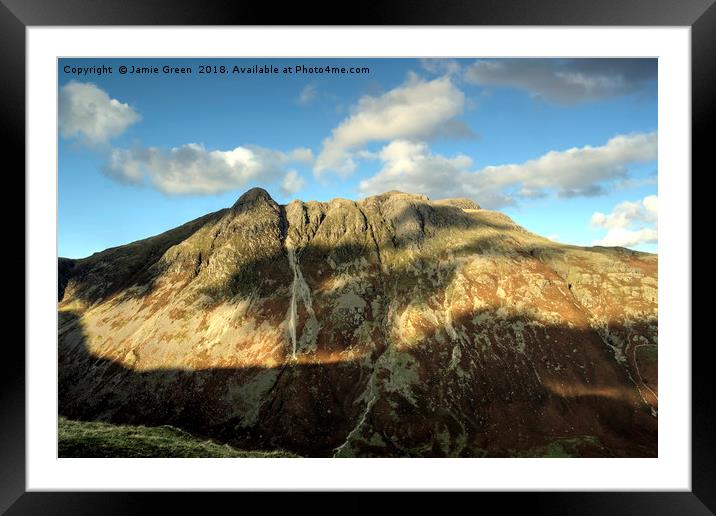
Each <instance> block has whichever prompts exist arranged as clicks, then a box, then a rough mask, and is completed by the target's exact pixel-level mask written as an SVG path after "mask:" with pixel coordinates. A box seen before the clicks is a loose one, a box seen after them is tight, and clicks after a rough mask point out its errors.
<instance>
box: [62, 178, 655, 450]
mask: <svg viewBox="0 0 716 516" xmlns="http://www.w3.org/2000/svg"><path fill="white" fill-rule="evenodd" d="M58 277H59V297H60V302H59V339H58V346H59V411H60V414H61V415H63V416H65V417H68V418H73V419H83V420H98V421H106V422H113V423H123V424H141V425H167V424H169V425H173V426H175V427H179V428H182V429H185V430H187V431H191V432H193V433H195V434H197V435H204V436H208V437H211V438H212V439H214V440H217V441H220V442H226V443H229V444H231V445H232V446H236V447H238V448H241V449H249V450H250V449H259V450H270V449H281V450H288V451H291V452H294V453H297V454H299V455H304V456H337V457H350V456H363V457H370V456H390V457H395V456H407V457H414V456H415V457H417V456H422V457H425V456H435V457H439V456H462V457H479V456H497V457H501V456H542V455H554V454H555V450H556V452H558V453H557V454H558V455H559V454H564V455H575V456H607V457H609V456H619V457H651V456H656V454H657V408H658V399H657V390H658V388H657V361H656V356H657V257H656V256H655V255H651V254H646V253H640V252H635V251H631V250H627V249H623V248H605V247H594V248H583V247H575V246H569V245H564V244H560V243H557V242H553V241H551V240H549V239H546V238H542V237H540V236H537V235H535V234H532V233H530V232H528V231H526V230H525V229H523V228H521V227H519V226H518V225H516V224H515V223H514V222H513V221H512V220H510V219H509V218H508V217H507V216H505V215H503V214H501V213H499V212H495V211H489V210H485V209H480V207H479V206H478V205H477V204H475V203H474V202H473V201H470V200H467V199H445V200H439V201H430V200H428V198H427V197H425V196H420V195H411V194H406V193H401V192H388V193H385V194H382V195H378V196H374V197H368V198H366V199H363V200H360V201H357V202H356V201H350V200H346V199H334V200H332V201H330V202H300V201H293V202H291V203H290V204H288V205H279V204H277V203H276V202H274V200H273V199H272V198H271V197H270V196H269V194H268V193H267V192H266V191H264V190H262V189H258V188H256V189H252V190H249V191H248V192H246V193H245V194H244V195H242V196H241V197H240V198H239V200H238V201H237V202H236V203H235V204H234V205H233V206H232V207H231V208H227V209H224V210H220V211H217V212H215V213H211V214H208V215H206V216H204V217H201V218H199V219H196V220H194V221H191V222H189V223H187V224H184V225H183V226H180V227H178V228H175V229H173V230H170V231H167V232H166V233H162V234H161V235H158V236H155V237H152V238H147V239H145V240H140V241H137V242H134V243H131V244H128V245H124V246H120V247H115V248H111V249H107V250H105V251H103V252H100V253H96V254H93V255H92V256H90V257H88V258H84V259H80V260H70V259H62V258H61V259H60V262H59V274H58Z"/></svg>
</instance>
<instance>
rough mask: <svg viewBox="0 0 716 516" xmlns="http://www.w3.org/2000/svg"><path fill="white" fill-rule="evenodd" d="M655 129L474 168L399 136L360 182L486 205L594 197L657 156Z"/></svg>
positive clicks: (371, 188)
mask: <svg viewBox="0 0 716 516" xmlns="http://www.w3.org/2000/svg"><path fill="white" fill-rule="evenodd" d="M656 145H657V136H656V133H648V134H643V133H639V134H631V135H619V136H615V137H614V138H612V139H610V140H609V141H608V142H607V143H606V144H605V145H602V146H599V147H592V146H585V147H580V148H576V147H575V148H571V149H567V150H565V151H550V152H548V153H546V154H544V155H543V156H541V157H539V158H536V159H532V160H529V161H526V162H524V163H521V164H509V165H498V166H489V167H484V168H482V169H480V170H477V171H472V170H471V169H472V165H473V163H472V160H471V159H470V158H469V157H467V156H464V155H457V156H455V157H452V158H449V157H445V156H442V155H440V154H434V153H432V152H431V150H430V149H429V148H428V146H427V145H426V144H425V143H413V142H408V141H404V140H398V141H394V142H392V143H390V144H389V145H387V146H385V147H384V148H383V150H382V151H381V152H380V154H379V155H378V157H379V159H380V160H381V161H383V167H382V169H381V170H380V171H379V172H378V173H377V174H376V175H375V176H373V177H371V178H369V179H366V180H364V181H361V183H360V186H359V188H360V190H361V192H362V193H364V194H374V193H380V192H384V191H387V190H393V189H396V190H404V191H409V192H415V193H423V194H426V195H428V196H429V197H433V198H441V197H453V196H460V197H471V198H473V199H475V200H476V201H477V202H479V203H480V204H481V205H483V206H485V207H487V208H499V207H501V206H505V205H510V204H515V203H516V202H517V200H518V199H525V198H538V197H544V196H546V195H549V194H551V193H553V194H556V195H557V196H561V197H574V196H594V195H599V194H600V193H602V192H603V190H604V186H603V185H604V184H608V183H610V182H613V181H615V180H617V179H620V178H623V177H625V176H626V175H627V172H628V168H627V167H628V165H630V164H633V163H640V162H645V161H650V160H653V159H656V155H657V152H656V151H657V149H656Z"/></svg>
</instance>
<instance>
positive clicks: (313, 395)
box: [58, 312, 657, 457]
mask: <svg viewBox="0 0 716 516" xmlns="http://www.w3.org/2000/svg"><path fill="white" fill-rule="evenodd" d="M461 323H462V321H460V320H456V321H454V323H453V324H454V325H455V326H458V325H460V324H461ZM515 323H524V321H523V320H518V319H511V320H507V321H505V323H504V324H505V325H507V326H509V325H511V324H515ZM653 323H654V322H653V321H645V322H644V323H643V324H645V325H649V324H653ZM614 330H615V331H618V330H619V329H614ZM622 330H625V331H627V330H628V331H631V332H633V331H640V329H639V328H638V327H636V328H635V327H632V328H629V329H622ZM535 331H537V330H536V329H535ZM499 334H500V332H499V331H495V336H494V337H493V338H491V339H488V340H487V341H485V342H475V343H474V345H465V344H464V343H463V344H462V345H461V347H462V349H463V352H462V357H461V359H460V360H459V361H458V367H459V368H460V369H461V370H462V371H463V372H465V371H470V373H471V374H469V375H465V374H462V373H457V372H456V369H455V367H454V364H451V362H452V361H454V355H453V356H450V354H448V355H447V356H445V354H444V353H441V352H440V351H439V350H436V349H435V347H434V346H423V345H422V343H418V344H416V345H415V346H414V347H413V348H412V349H411V350H410V353H411V354H412V355H413V356H414V357H416V358H417V360H418V364H419V365H418V367H417V371H416V374H418V378H419V381H417V382H415V384H414V385H413V386H412V387H411V388H410V390H409V391H390V390H388V389H386V390H385V391H380V392H381V394H380V395H379V396H378V398H377V400H376V401H375V403H374V404H372V406H371V407H369V408H370V410H368V411H367V413H365V414H364V411H365V409H366V400H365V399H363V398H362V397H361V396H362V395H363V393H364V392H365V390H366V387H367V386H368V382H369V381H370V378H371V374H373V373H375V374H377V378H378V381H379V382H382V381H388V382H390V380H391V378H390V377H389V376H388V375H387V373H386V371H385V370H381V369H377V370H375V371H374V370H373V367H374V366H372V365H370V364H367V363H366V362H365V361H361V360H353V361H346V362H335V363H317V364H308V363H306V364H299V363H292V362H290V361H289V362H288V363H287V364H284V365H279V366H277V367H274V368H268V367H248V368H213V369H203V370H182V369H159V370H151V371H135V370H133V369H130V368H127V367H125V366H124V365H122V364H120V363H117V362H115V361H113V360H110V359H106V358H100V357H96V356H94V355H92V354H90V352H89V351H88V345H87V342H86V336H85V334H84V329H83V327H82V323H81V321H80V319H78V318H77V316H76V315H74V314H72V313H68V312H62V313H61V321H60V339H59V384H58V388H59V413H60V415H62V416H65V417H67V418H70V419H79V420H100V421H107V422H112V423H126V424H141V425H146V426H156V425H166V424H169V425H172V426H175V427H179V428H182V429H184V430H186V431H189V432H191V433H194V434H197V435H201V436H205V437H210V438H213V439H215V440H217V441H220V442H226V443H229V444H231V445H233V446H236V447H237V448H239V449H245V450H270V449H283V450H288V451H292V452H294V453H297V454H299V455H303V456H317V457H325V456H331V455H332V454H333V452H334V450H335V449H336V448H338V447H339V446H341V445H342V444H343V443H344V442H345V440H346V438H347V436H348V435H349V434H350V433H351V431H354V429H355V428H356V425H357V424H359V422H361V421H362V427H363V429H362V430H361V432H363V431H366V432H368V433H367V434H365V435H363V436H362V437H361V438H362V439H363V440H364V441H365V443H364V445H362V446H361V450H362V451H361V453H364V454H366V455H369V456H370V455H373V456H375V455H378V456H381V455H383V456H408V457H410V456H426V457H440V456H446V455H456V456H464V457H470V456H510V455H514V454H527V455H529V454H530V453H532V452H531V451H533V450H541V449H546V448H547V447H550V446H551V445H553V444H554V443H556V442H562V441H563V440H565V439H567V440H569V439H572V440H575V439H576V440H577V441H579V445H578V446H577V448H576V449H575V451H574V453H575V454H576V455H579V456H606V457H610V456H617V457H653V456H656V454H657V420H656V418H655V417H653V416H652V415H651V414H650V407H649V405H647V404H646V403H645V401H644V400H643V399H642V397H641V396H640V394H639V391H638V390H637V389H636V388H635V387H634V384H633V383H632V382H631V380H630V379H629V378H628V375H627V372H626V370H625V369H624V368H623V367H622V366H620V365H618V364H617V363H616V362H615V361H614V360H613V358H612V357H611V356H610V353H611V352H610V351H609V350H608V349H607V348H606V346H605V345H604V343H603V341H602V340H601V339H600V337H599V336H598V335H597V334H596V333H595V332H593V331H590V330H587V329H577V328H568V327H554V328H550V329H549V335H550V340H549V341H544V340H543V341H540V343H539V345H537V346H536V347H537V348H539V349H535V350H532V351H533V352H532V356H531V357H527V358H526V357H525V356H524V355H520V354H519V353H517V352H516V351H515V349H514V345H512V344H511V343H510V341H509V337H508V336H507V335H506V334H505V335H504V336H503V337H501V338H498V335H499ZM486 345H487V346H489V347H486ZM378 347H379V346H376V348H378ZM450 348H451V346H449V347H448V349H450ZM574 350H578V353H575V352H574ZM377 353H379V351H378V350H377V349H376V350H375V351H374V352H373V355H374V356H373V358H376V354H377ZM555 364H557V365H559V368H561V371H559V372H558V371H556V370H555ZM246 385H252V386H254V387H253V388H246V387H245V386H246ZM257 400H264V403H262V404H259V403H257ZM354 437H355V435H354ZM580 440H581V441H580ZM368 441H370V442H368ZM376 442H378V443H381V444H380V446H377V445H376ZM446 443H447V444H446ZM538 454H541V452H539V453H538Z"/></svg>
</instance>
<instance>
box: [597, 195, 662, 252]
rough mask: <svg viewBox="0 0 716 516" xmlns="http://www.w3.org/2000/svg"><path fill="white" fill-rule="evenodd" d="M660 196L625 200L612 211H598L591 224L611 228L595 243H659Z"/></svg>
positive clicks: (624, 245) (621, 245)
mask: <svg viewBox="0 0 716 516" xmlns="http://www.w3.org/2000/svg"><path fill="white" fill-rule="evenodd" d="M658 216H659V199H658V197H657V196H656V195H649V196H647V197H644V199H642V200H640V201H634V202H632V201H624V202H622V203H620V204H618V205H617V206H616V207H615V208H614V210H613V211H612V213H609V214H604V213H601V212H595V213H594V214H593V215H592V218H591V221H590V223H591V225H592V226H593V227H597V228H604V229H608V230H609V231H608V232H607V234H606V235H605V236H604V237H603V238H601V239H598V240H594V241H593V242H592V244H593V245H603V246H620V247H634V246H638V245H641V244H655V243H657V240H658V238H657V237H658Z"/></svg>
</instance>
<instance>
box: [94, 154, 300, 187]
mask: <svg viewBox="0 0 716 516" xmlns="http://www.w3.org/2000/svg"><path fill="white" fill-rule="evenodd" d="M311 158H312V154H311V152H310V150H308V149H294V150H293V151H290V152H287V153H284V152H279V151H275V150H271V149H266V148H263V147H259V146H245V147H236V148H234V149H232V150H228V151H221V150H207V149H206V148H205V147H204V146H203V145H201V144H197V143H189V144H186V145H182V146H179V147H173V148H171V149H169V150H168V151H167V150H164V149H159V148H156V147H140V148H134V149H113V150H112V152H111V154H110V156H109V159H108V161H107V163H106V165H105V172H106V173H107V175H108V176H110V177H112V178H114V179H116V180H118V181H120V182H125V183H134V184H138V183H143V182H145V180H148V182H149V184H150V185H151V186H153V187H155V188H157V189H158V190H160V191H162V192H164V193H166V194H176V195H181V194H214V193H219V192H224V191H227V190H232V189H236V188H241V187H243V186H244V185H245V184H247V183H248V182H250V181H256V180H260V181H262V182H272V181H277V180H279V179H281V178H283V179H285V176H286V175H287V173H286V172H285V171H284V167H285V166H286V165H287V164H288V163H291V162H296V161H304V162H310V160H311ZM288 174H290V172H289V173H288ZM298 179H300V178H297V177H292V179H290V180H289V185H292V186H294V187H295V186H296V184H297V183H298Z"/></svg>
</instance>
